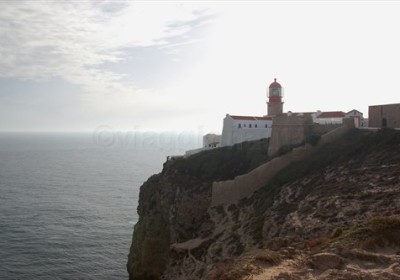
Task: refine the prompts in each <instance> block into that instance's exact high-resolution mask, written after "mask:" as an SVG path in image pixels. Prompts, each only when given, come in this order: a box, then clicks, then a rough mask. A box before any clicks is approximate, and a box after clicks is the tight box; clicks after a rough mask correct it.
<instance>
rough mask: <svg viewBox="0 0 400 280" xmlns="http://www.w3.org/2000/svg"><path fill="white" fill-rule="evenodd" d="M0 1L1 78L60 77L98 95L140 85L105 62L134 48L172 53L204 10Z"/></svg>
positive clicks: (140, 4) (174, 6)
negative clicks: (177, 38) (146, 48)
mask: <svg viewBox="0 0 400 280" xmlns="http://www.w3.org/2000/svg"><path fill="white" fill-rule="evenodd" d="M0 6H1V8H0V20H1V22H2V24H1V25H0V38H1V44H0V61H1V64H0V77H1V78H18V79H23V80H34V81H42V80H49V79H52V78H62V79H64V80H66V81H68V82H70V83H73V84H77V85H81V86H82V87H83V88H84V89H85V90H86V92H88V93H91V94H95V95H97V94H99V93H106V92H114V93H115V92H132V91H135V90H137V87H135V85H134V83H133V82H132V81H131V80H129V79H123V78H124V74H122V73H116V72H113V71H110V70H107V69H105V68H102V67H101V66H102V65H103V64H105V63H118V62H121V61H123V60H124V59H125V58H126V57H125V55H126V50H127V49H132V48H144V47H154V46H159V47H160V48H161V47H163V48H165V47H168V46H169V47H168V48H166V49H165V51H166V52H167V51H168V52H172V50H173V49H174V48H178V47H179V44H177V42H173V40H172V38H176V37H182V38H183V37H184V35H185V34H187V33H188V32H189V31H190V30H191V29H192V28H193V26H192V25H191V24H190V23H191V22H193V21H195V20H196V19H199V18H201V16H203V15H204V14H203V12H201V11H202V10H204V9H202V8H201V7H199V6H193V5H184V4H180V3H178V2H174V3H164V2H150V3H144V2H136V1H15V2H2V3H1V4H0ZM182 40H183V41H181V42H180V43H181V44H184V38H183V39H182ZM187 40H188V41H190V40H191V39H190V38H188V39H187ZM171 49H172V50H171Z"/></svg>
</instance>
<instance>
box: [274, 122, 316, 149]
mask: <svg viewBox="0 0 400 280" xmlns="http://www.w3.org/2000/svg"><path fill="white" fill-rule="evenodd" d="M312 131H313V120H312V116H310V115H303V116H298V115H295V116H294V115H292V116H290V115H278V116H276V117H275V118H274V120H273V123H272V134H271V139H270V142H269V148H268V154H269V155H274V154H276V153H277V152H278V151H279V148H281V147H283V146H287V145H296V144H300V143H302V142H303V141H304V140H305V139H306V138H307V137H308V136H309V135H311V134H312Z"/></svg>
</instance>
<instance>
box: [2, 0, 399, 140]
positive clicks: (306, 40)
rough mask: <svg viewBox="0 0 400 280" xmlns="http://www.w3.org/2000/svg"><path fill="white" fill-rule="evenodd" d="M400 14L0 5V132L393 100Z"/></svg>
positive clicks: (146, 125) (374, 8) (344, 7)
mask: <svg viewBox="0 0 400 280" xmlns="http://www.w3.org/2000/svg"><path fill="white" fill-rule="evenodd" d="M399 14H400V2H395V1H386V2H385V1H376V2H375V1H365V2H363V1H353V2H351V1H350V2H349V1H336V2H334V1H318V2H317V1H265V2H261V1H255V2H249V1H246V2H239V1H232V2H228V1H221V2H205V3H203V2H183V1H177V2H166V1H162V2H156V1H148V2H136V1H115V0H112V1H94V0H93V1H39V0H35V1H0V131H94V130H96V128H98V127H101V126H108V127H110V128H112V129H114V130H119V131H125V130H130V131H132V130H141V131H148V130H153V131H167V130H175V131H197V130H199V129H201V130H202V131H204V132H209V131H214V132H218V131H221V129H222V119H223V118H224V116H225V114H227V113H230V114H237V115H264V114H266V104H265V102H266V89H267V87H268V85H269V84H270V83H271V82H272V81H273V79H274V78H277V79H278V82H280V83H281V84H282V86H283V87H284V90H285V97H284V102H285V104H284V110H285V111H287V110H291V111H315V110H325V111H327V110H342V111H349V110H351V109H354V108H355V109H358V110H360V111H362V112H364V114H367V113H368V105H375V104H386V103H399V102H400V98H399V96H400V83H399V82H400V79H399V73H400V40H399V34H400V17H399Z"/></svg>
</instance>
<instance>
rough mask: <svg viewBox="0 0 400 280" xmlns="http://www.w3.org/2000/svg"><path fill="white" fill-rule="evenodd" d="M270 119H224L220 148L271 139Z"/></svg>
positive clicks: (266, 117) (268, 117) (251, 117)
mask: <svg viewBox="0 0 400 280" xmlns="http://www.w3.org/2000/svg"><path fill="white" fill-rule="evenodd" d="M271 131H272V117H270V116H265V117H253V116H232V115H229V114H227V115H226V117H225V118H224V127H223V129H222V137H221V146H231V145H234V144H238V143H241V142H244V141H252V140H258V139H262V138H269V137H271Z"/></svg>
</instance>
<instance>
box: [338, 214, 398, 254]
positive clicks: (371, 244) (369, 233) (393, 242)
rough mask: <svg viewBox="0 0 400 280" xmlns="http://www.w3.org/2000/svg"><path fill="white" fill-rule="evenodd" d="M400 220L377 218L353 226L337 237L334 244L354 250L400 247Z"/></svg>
mask: <svg viewBox="0 0 400 280" xmlns="http://www.w3.org/2000/svg"><path fill="white" fill-rule="evenodd" d="M399 236H400V219H398V218H394V217H382V216H377V217H373V218H371V219H369V220H367V221H366V222H364V223H361V224H359V225H355V226H353V227H351V228H349V229H347V230H344V231H343V233H342V234H341V235H340V236H339V237H337V238H336V239H335V240H334V242H337V243H339V244H342V245H352V246H354V247H356V248H361V249H366V250H373V249H376V248H377V247H384V246H386V245H389V246H400V238H399Z"/></svg>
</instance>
